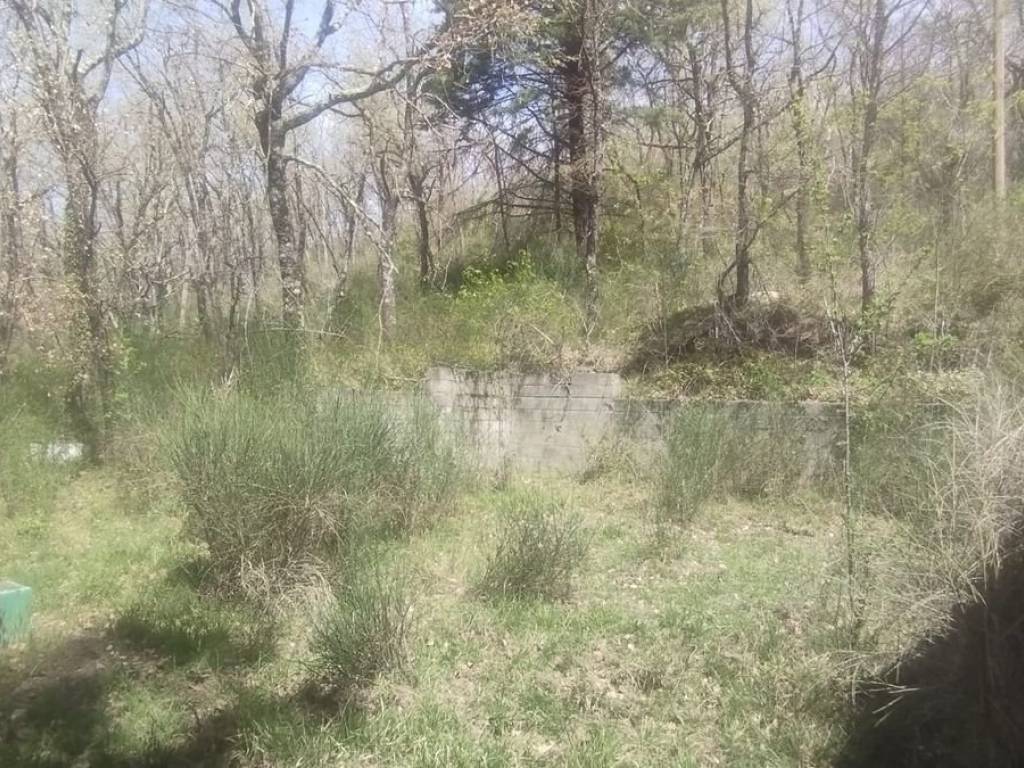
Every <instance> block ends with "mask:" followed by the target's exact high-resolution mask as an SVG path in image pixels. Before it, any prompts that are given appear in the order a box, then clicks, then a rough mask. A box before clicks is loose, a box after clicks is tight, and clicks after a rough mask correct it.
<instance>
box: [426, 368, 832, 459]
mask: <svg viewBox="0 0 1024 768" xmlns="http://www.w3.org/2000/svg"><path fill="white" fill-rule="evenodd" d="M424 389H425V393H426V396H427V398H428V399H429V400H430V401H432V402H433V403H434V404H435V405H436V406H437V407H438V408H439V409H440V410H441V411H442V413H444V414H446V415H447V416H448V417H449V418H450V419H451V420H452V421H454V422H455V423H456V424H458V425H459V426H460V427H461V428H462V430H463V433H464V434H465V435H466V436H467V439H469V440H470V441H471V442H472V443H473V444H474V447H475V448H476V449H477V451H478V452H479V455H480V457H481V460H482V461H483V462H484V463H485V464H488V465H491V466H500V465H502V464H510V465H513V466H515V467H517V468H519V469H523V470H527V471H547V470H550V471H557V472H578V471H581V470H583V469H584V468H585V467H586V466H587V462H588V459H589V458H590V456H591V455H592V453H593V451H594V449H595V448H596V446H597V445H598V444H599V443H600V442H601V441H602V440H604V439H610V438H614V437H616V436H623V437H627V438H629V439H631V440H633V441H636V442H639V443H647V444H651V445H657V444H659V443H660V442H661V441H662V440H663V438H664V434H665V431H666V429H667V428H668V426H669V424H670V423H671V421H672V418H673V416H674V414H675V413H676V412H677V411H678V409H680V408H686V407H687V403H686V402H685V401H675V400H672V401H669V400H637V399H631V398H628V397H625V396H624V395H623V382H622V379H621V378H620V377H619V376H618V374H614V373H595V372H577V373H572V374H566V375H565V376H554V375H551V374H523V375H519V374H510V373H481V372H475V371H465V370H457V369H453V368H447V367H436V368H433V369H431V370H430V371H429V372H428V374H427V377H426V380H425V382H424ZM702 406H703V407H708V404H707V403H702ZM712 407H715V408H718V409H722V410H723V411H727V412H728V413H729V414H730V416H731V417H733V418H734V419H735V420H736V421H737V423H742V424H743V425H744V427H745V428H746V429H770V428H775V429H777V428H778V425H779V423H780V419H783V420H784V422H783V423H784V424H785V425H786V428H787V429H793V430H797V431H798V432H799V434H800V435H801V438H802V443H803V454H804V456H803V461H804V465H805V474H808V475H810V474H817V473H820V472H822V471H824V470H825V469H826V468H827V467H829V466H831V463H832V459H833V456H834V454H835V451H836V447H837V445H838V442H839V436H840V434H841V433H840V427H841V423H842V422H841V418H840V417H841V413H840V411H839V409H838V408H837V407H835V406H833V405H830V404H827V403H797V404H785V405H782V404H775V403H764V402H756V401H743V402H722V403H715V404H713V405H712Z"/></svg>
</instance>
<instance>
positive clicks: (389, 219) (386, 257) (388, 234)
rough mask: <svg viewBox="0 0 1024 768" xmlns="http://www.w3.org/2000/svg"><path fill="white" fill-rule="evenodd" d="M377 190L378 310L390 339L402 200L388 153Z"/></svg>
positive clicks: (381, 164) (383, 332)
mask: <svg viewBox="0 0 1024 768" xmlns="http://www.w3.org/2000/svg"><path fill="white" fill-rule="evenodd" d="M377 170H378V177H377V182H378V183H377V191H378V195H379V197H380V206H381V216H380V248H379V249H378V250H379V255H378V259H377V286H378V294H377V296H378V299H377V313H378V318H379V322H380V332H381V336H382V337H383V338H385V339H390V338H391V337H392V336H393V335H394V331H395V325H396V323H397V319H396V316H395V299H396V290H395V274H396V272H397V271H398V270H397V268H396V266H395V254H394V249H395V235H396V233H397V229H398V205H399V203H400V202H401V201H400V199H399V196H398V192H397V190H395V189H394V188H393V185H392V181H391V179H390V178H389V176H390V173H389V171H390V169H389V168H388V161H387V158H386V156H384V155H381V157H380V159H379V161H378V169H377Z"/></svg>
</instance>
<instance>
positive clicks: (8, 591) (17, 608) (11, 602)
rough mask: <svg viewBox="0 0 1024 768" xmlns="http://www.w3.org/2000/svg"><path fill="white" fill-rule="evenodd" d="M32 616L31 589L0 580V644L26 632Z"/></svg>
mask: <svg viewBox="0 0 1024 768" xmlns="http://www.w3.org/2000/svg"><path fill="white" fill-rule="evenodd" d="M31 616H32V590H31V589H29V588H28V587H25V586H22V585H21V584H15V583H14V582H13V581H3V580H0V645H8V644H10V643H13V642H16V641H18V640H20V639H22V638H23V637H24V636H25V635H27V634H28V625H29V619H30V618H31Z"/></svg>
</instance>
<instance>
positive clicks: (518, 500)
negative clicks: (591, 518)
mask: <svg viewBox="0 0 1024 768" xmlns="http://www.w3.org/2000/svg"><path fill="white" fill-rule="evenodd" d="M497 513H498V516H499V518H500V521H499V524H498V525H499V528H498V533H497V544H496V546H495V549H494V550H493V552H491V554H490V555H489V556H488V558H487V563H486V565H485V567H484V571H483V575H482V576H481V578H480V580H479V582H478V584H477V591H478V592H479V593H480V594H481V595H484V596H485V597H488V598H492V599H513V600H516V599H529V598H539V599H544V600H563V599H565V598H567V597H568V596H569V595H570V594H571V593H572V587H573V578H574V577H575V574H576V572H577V571H578V570H579V568H580V566H581V565H582V564H583V562H584V561H585V559H586V556H587V551H588V549H589V546H590V540H589V537H588V535H587V532H586V531H585V530H584V528H583V523H582V518H581V517H580V515H579V514H578V513H575V512H573V511H571V510H570V509H569V508H568V506H567V504H566V502H564V501H563V500H561V499H557V498H553V497H550V496H546V495H543V494H541V493H538V492H525V491H521V492H517V493H513V494H510V495H507V496H504V497H503V498H502V501H501V503H500V504H499V505H498V510H497Z"/></svg>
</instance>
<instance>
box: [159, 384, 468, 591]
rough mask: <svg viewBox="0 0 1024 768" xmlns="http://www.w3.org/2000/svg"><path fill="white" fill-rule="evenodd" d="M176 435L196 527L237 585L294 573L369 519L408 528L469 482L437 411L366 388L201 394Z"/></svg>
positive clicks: (192, 396) (173, 451)
mask: <svg viewBox="0 0 1024 768" xmlns="http://www.w3.org/2000/svg"><path fill="white" fill-rule="evenodd" d="M403 410H405V411H407V412H405V413H403ZM167 442H168V445H167V449H168V454H169V457H170V463H171V465H172V466H173V468H174V471H175V473H176V475H177V480H178V482H179V484H180V487H181V491H182V495H183V500H184V502H185V504H186V506H187V509H188V518H187V526H186V530H187V532H188V533H189V534H190V535H191V536H192V537H194V538H195V539H197V540H198V541H200V542H202V543H203V544H205V545H206V547H207V548H208V551H209V559H210V565H211V568H212V569H213V570H215V571H217V572H218V573H219V574H220V575H222V576H225V577H227V580H228V582H229V583H230V584H232V585H234V586H246V585H247V584H248V585H249V586H254V585H256V584H259V583H261V582H262V583H265V584H267V585H269V586H274V585H275V584H279V583H281V582H282V581H288V580H289V579H290V578H292V577H293V576H294V575H295V574H297V573H300V572H303V571H305V570H306V569H307V568H308V566H309V565H311V564H316V563H317V562H318V561H321V560H322V559H324V558H331V557H332V556H334V555H336V554H337V552H338V551H339V547H340V545H341V544H342V543H344V541H345V540H346V538H347V537H348V535H349V534H350V533H351V532H352V531H353V530H354V529H355V528H357V527H358V528H363V527H366V526H369V527H374V528H378V529H381V528H386V529H395V528H402V529H408V527H410V526H412V525H414V524H416V523H417V522H418V521H419V520H420V519H421V518H422V517H423V516H424V515H426V514H428V513H429V512H430V511H432V510H437V509H439V508H440V507H441V506H442V505H443V504H444V503H445V502H446V501H448V500H450V498H451V497H452V495H453V494H454V492H455V486H456V483H457V479H458V462H457V456H456V452H455V449H454V447H453V446H452V443H451V441H450V440H449V439H448V436H447V435H446V434H445V433H444V432H443V431H442V429H441V427H440V425H438V423H437V418H436V416H435V415H434V414H431V413H428V412H426V411H425V410H424V409H422V408H420V407H419V406H414V407H412V408H410V409H403V408H399V407H396V406H392V407H388V406H387V405H385V404H383V403H381V402H379V401H373V400H370V399H369V398H366V397H362V396H355V395H352V396H343V397H333V398H318V397H317V396H316V393H313V392H309V391H305V390H301V389H298V388H296V389H294V390H291V391H277V392H275V393H272V394H269V395H265V396H257V395H253V394H249V393H244V392H226V393H223V392H220V393H218V392H211V391H195V390H193V391H189V392H187V393H186V394H185V395H184V397H183V403H182V409H181V417H180V422H179V424H178V425H177V426H176V427H175V428H173V429H171V434H170V435H169V437H168V440H167ZM253 580H255V581H253Z"/></svg>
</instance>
